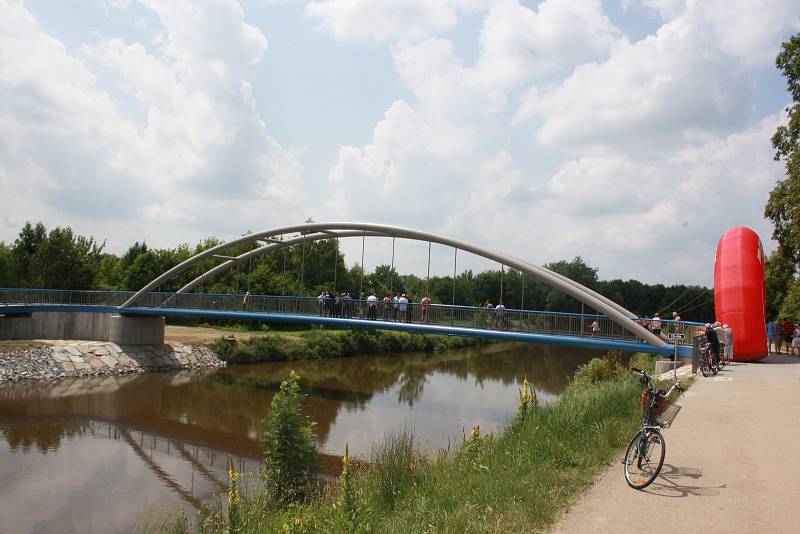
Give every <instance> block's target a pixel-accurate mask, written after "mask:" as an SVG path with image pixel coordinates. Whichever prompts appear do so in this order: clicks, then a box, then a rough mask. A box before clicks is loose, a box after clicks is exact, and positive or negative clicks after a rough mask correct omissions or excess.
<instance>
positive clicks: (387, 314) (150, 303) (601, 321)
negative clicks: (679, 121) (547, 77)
mask: <svg viewBox="0 0 800 534" xmlns="http://www.w3.org/2000/svg"><path fill="white" fill-rule="evenodd" d="M133 294H134V293H133V292H131V291H95V290H92V291H89V290H86V291H78V290H55V289H0V313H2V307H3V306H9V305H15V304H16V305H22V304H24V305H51V306H52V305H57V306H58V305H64V306H66V305H69V306H106V307H119V306H120V305H121V304H122V303H123V302H125V301H126V300H127V299H128V298H130V296H131V295H133ZM136 308H137V309H140V310H141V309H144V308H147V309H161V310H164V311H165V312H166V311H167V310H175V311H177V310H206V311H210V312H214V313H213V315H214V316H217V317H221V316H224V312H238V313H242V312H247V313H248V314H266V315H270V316H276V315H277V316H282V315H284V316H306V317H319V318H325V320H326V322H329V321H327V319H359V320H366V321H379V322H384V323H389V322H391V323H409V324H416V325H433V326H446V327H453V328H468V329H480V330H487V331H489V330H492V331H502V332H520V333H528V334H540V335H553V336H571V337H580V338H595V339H598V340H614V341H622V342H636V341H637V339H636V337H635V336H634V335H633V334H631V333H630V332H629V331H627V330H626V329H624V328H623V327H622V326H620V325H619V324H616V323H614V322H613V321H611V320H609V319H608V318H607V317H605V316H603V315H597V314H580V313H565V312H551V311H538V310H520V309H512V308H506V309H499V310H498V309H497V308H492V309H490V308H483V307H474V306H452V305H444V304H428V305H423V304H420V303H418V302H415V303H411V304H406V305H402V304H396V303H393V302H392V303H384V302H382V301H378V302H374V303H370V302H367V301H362V300H356V299H336V300H328V299H320V298H318V297H297V296H279V295H249V296H248V298H247V302H246V303H245V299H244V295H236V294H233V295H232V294H213V293H180V294H176V293H170V292H153V293H148V294H147V295H145V296H144V298H142V300H140V301H139V302H138V303H137V305H136ZM117 311H122V310H117ZM216 312H220V313H216ZM171 315H174V314H171ZM270 319H271V320H275V318H274V317H271V318H270ZM632 320H644V319H638V318H632ZM595 323H596V324H595ZM661 323H662V335H666V334H668V333H671V332H677V333H685V334H687V335H686V336H685V338H686V339H685V340H684V341H682V342H680V341H679V342H678V344H679V345H690V344H691V337H692V336H691V333H692V332H691V331H692V330H693V329H694V327H695V326H701V325H700V323H694V322H679V323H675V322H674V321H670V320H662V321H661ZM396 326H399V325H393V329H396Z"/></svg>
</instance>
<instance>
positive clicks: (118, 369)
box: [0, 327, 489, 382]
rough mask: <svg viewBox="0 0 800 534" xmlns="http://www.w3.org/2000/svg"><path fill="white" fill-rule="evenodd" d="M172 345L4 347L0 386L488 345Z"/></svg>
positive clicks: (368, 341) (368, 338)
mask: <svg viewBox="0 0 800 534" xmlns="http://www.w3.org/2000/svg"><path fill="white" fill-rule="evenodd" d="M221 336H222V337H221ZM166 340H167V343H165V344H163V345H125V346H120V345H117V344H115V343H109V342H103V341H71V340H59V341H49V340H48V341H7V342H0V382H7V381H10V382H16V381H19V380H60V379H64V378H76V377H83V376H97V375H108V374H115V375H118V374H124V373H141V372H145V371H173V370H179V369H195V368H207V367H211V368H213V367H221V366H224V365H227V364H248V363H260V362H279V361H293V360H314V359H327V358H340V357H343V356H350V355H354V354H399V353H407V352H441V351H445V350H450V349H457V348H463V347H471V346H477V345H483V344H486V343H489V342H488V341H485V340H482V339H479V338H468V337H455V336H438V335H428V334H408V333H404V332H381V331H369V330H322V329H310V330H302V331H289V332H280V331H278V332H264V331H257V332H227V331H225V330H220V329H214V328H203V327H197V328H190V327H168V329H167V336H166Z"/></svg>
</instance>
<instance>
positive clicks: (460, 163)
mask: <svg viewBox="0 0 800 534" xmlns="http://www.w3.org/2000/svg"><path fill="white" fill-rule="evenodd" d="M353 16H355V15H353ZM576 23H580V25H581V26H582V27H585V28H586V31H585V32H580V33H578V34H577V35H578V37H576V36H575V35H576V34H575V32H571V31H570V30H571V29H572V28H574V26H575V24H576ZM568 35H569V37H566V36H568ZM617 36H618V30H616V29H615V28H614V27H613V26H612V25H611V24H610V22H609V21H608V19H607V18H606V17H605V16H604V15H603V14H602V12H601V11H600V6H599V3H597V2H595V1H591V0H590V1H585V2H573V3H563V2H555V1H553V0H548V1H546V2H543V3H542V4H540V5H539V8H538V10H536V11H534V10H531V9H529V8H526V7H524V6H522V5H520V4H519V3H518V2H516V1H501V2H496V3H494V4H492V6H491V7H490V8H489V11H488V13H487V15H486V17H485V18H484V26H483V28H482V30H481V34H480V44H481V53H480V56H479V58H478V59H477V61H476V62H475V64H474V65H467V64H465V63H464V61H463V60H462V59H461V58H460V57H459V56H458V55H457V54H456V52H455V49H454V47H453V44H452V43H451V41H449V40H448V39H444V38H441V37H438V38H428V39H424V40H421V41H417V42H414V43H398V44H397V46H396V47H395V49H394V51H393V58H394V61H395V65H396V68H397V72H398V74H399V76H400V78H401V80H402V81H403V82H404V83H405V84H406V85H407V86H408V88H409V89H410V90H411V91H412V93H413V94H414V97H415V99H416V102H415V104H414V105H412V104H410V103H408V102H405V101H397V102H394V103H393V104H392V106H391V107H390V108H389V109H388V110H387V112H386V114H385V117H384V119H383V120H381V121H380V122H379V123H378V124H377V125H376V126H375V128H374V131H373V140H372V143H370V144H368V145H366V146H364V147H363V148H359V147H352V146H344V147H342V148H341V150H340V152H339V160H338V162H337V163H336V165H335V166H334V168H333V169H332V170H331V172H330V180H331V183H332V184H333V186H334V188H335V190H336V195H335V196H336V199H335V201H334V202H333V203H332V205H333V206H335V208H336V213H337V214H340V216H351V217H356V218H370V217H375V216H378V217H382V218H383V219H384V220H385V219H387V218H389V219H397V220H407V215H408V214H409V213H411V214H413V215H414V220H415V221H418V222H420V223H425V222H430V223H433V221H436V220H438V221H442V220H443V216H445V215H447V214H451V213H453V211H454V210H455V211H458V210H461V209H464V208H465V206H467V205H468V204H469V203H470V202H473V201H472V200H470V194H471V193H470V191H469V184H470V183H471V182H472V181H473V178H474V176H475V170H476V169H486V168H487V165H488V166H492V165H494V164H496V163H497V161H498V160H497V159H496V158H497V157H498V154H502V155H503V156H502V158H501V159H502V160H503V168H505V169H507V170H508V171H509V172H511V173H518V172H519V171H517V170H514V164H513V160H512V158H511V156H510V155H509V153H508V152H507V151H503V150H498V149H497V145H498V140H499V139H500V138H502V136H503V135H505V128H506V126H505V125H504V119H503V118H502V112H503V111H504V109H505V106H506V103H507V101H508V95H509V93H510V92H512V91H513V90H514V89H515V88H516V87H518V86H519V85H520V84H521V83H523V82H524V81H526V80H529V79H531V78H533V77H536V76H540V75H541V74H542V72H543V71H548V70H550V69H553V68H555V67H554V66H555V65H557V64H559V63H566V64H569V63H570V62H579V61H585V60H587V59H590V58H593V57H597V56H598V55H602V54H603V53H604V52H605V51H606V50H607V48H608V46H609V45H610V43H611V42H612V41H613V40H614V39H616V38H617ZM484 172H487V171H484ZM484 200H486V199H484ZM443 201H444V203H445V205H446V210H447V213H446V214H444V215H443V214H442V213H440V210H439V209H438V207H439V206H441V205H442V202H443ZM497 202H499V199H498V200H497V201H493V203H492V204H491V205H490V206H488V208H487V209H489V210H492V209H497V207H498V206H497Z"/></svg>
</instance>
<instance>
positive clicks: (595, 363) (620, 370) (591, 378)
mask: <svg viewBox="0 0 800 534" xmlns="http://www.w3.org/2000/svg"><path fill="white" fill-rule="evenodd" d="M621 359H622V354H621V353H620V352H619V351H609V352H608V353H607V354H606V355H605V356H604V357H603V358H592V359H591V360H589V362H588V363H585V364H584V365H581V366H580V367H578V370H577V371H575V376H574V377H573V379H572V382H573V385H576V386H587V385H589V384H596V383H598V382H602V381H604V380H612V379H614V378H617V377H619V376H621V375H623V374H625V373H626V370H625V368H624V367H623V366H622V364H621V363H620V360H621Z"/></svg>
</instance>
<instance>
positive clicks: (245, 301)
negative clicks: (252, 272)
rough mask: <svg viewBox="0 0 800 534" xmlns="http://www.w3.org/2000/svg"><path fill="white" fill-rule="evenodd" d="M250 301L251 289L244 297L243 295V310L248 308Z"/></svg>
mask: <svg viewBox="0 0 800 534" xmlns="http://www.w3.org/2000/svg"><path fill="white" fill-rule="evenodd" d="M248 302H250V292H249V291H247V292H245V294H244V297H242V309H243V310H246V309H247V303H248Z"/></svg>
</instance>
